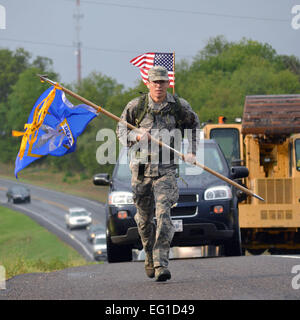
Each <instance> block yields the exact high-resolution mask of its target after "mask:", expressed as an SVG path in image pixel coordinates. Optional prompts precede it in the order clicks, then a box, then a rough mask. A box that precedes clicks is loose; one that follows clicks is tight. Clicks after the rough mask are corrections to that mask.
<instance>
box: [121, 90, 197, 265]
mask: <svg viewBox="0 0 300 320" xmlns="http://www.w3.org/2000/svg"><path fill="white" fill-rule="evenodd" d="M148 99H149V100H148V101H149V108H150V110H153V111H155V114H153V113H146V114H145V116H144V118H143V120H142V121H141V123H140V127H141V128H145V129H149V130H150V129H151V130H153V129H158V130H162V129H168V130H170V131H171V130H173V129H175V128H176V119H175V117H174V116H173V115H170V114H164V115H162V114H160V113H159V112H160V111H161V110H164V109H165V108H172V106H173V107H174V103H175V99H174V97H173V95H171V94H169V93H167V97H166V100H165V102H163V103H161V104H156V103H155V102H154V101H153V100H152V99H151V96H150V93H149V94H148ZM138 103H139V98H135V99H133V100H132V101H130V102H129V103H128V104H127V106H126V108H125V109H124V111H123V113H122V115H121V119H122V120H125V121H127V122H128V123H130V124H132V125H135V120H136V119H135V112H136V109H137V107H138ZM180 103H181V107H182V112H183V114H184V117H183V121H182V124H181V127H182V129H184V128H187V129H193V133H194V134H193V135H192V138H191V139H190V141H189V150H188V152H193V153H194V154H196V134H195V132H196V129H197V128H199V119H198V117H197V115H196V113H194V112H193V110H192V108H191V107H190V105H189V104H188V102H187V101H185V100H184V99H182V98H180ZM150 133H151V132H150ZM117 135H118V138H119V140H120V141H121V142H122V144H123V145H127V146H129V147H132V146H134V145H135V144H136V136H137V133H136V132H134V131H132V130H129V129H128V128H127V127H126V126H125V125H124V124H122V123H121V122H120V123H119V124H118V127H117ZM146 149H147V148H146ZM146 152H147V153H148V160H150V161H148V162H146V163H145V164H144V167H143V172H142V175H141V172H139V171H140V168H141V163H140V160H139V159H133V160H131V162H130V169H131V173H132V180H131V183H132V192H133V199H134V203H135V205H136V208H137V214H136V215H135V220H136V222H137V226H138V230H139V234H140V237H141V240H142V243H143V248H144V250H145V253H146V260H147V259H148V260H149V259H150V260H151V258H152V257H153V262H154V267H159V266H161V267H167V266H168V261H169V250H170V243H171V241H172V238H173V235H174V227H173V224H172V221H171V217H170V210H171V206H172V205H173V204H174V203H176V202H177V200H178V187H177V181H176V168H177V166H176V164H175V161H174V160H171V161H170V162H169V163H162V161H161V159H159V161H153V159H156V160H157V157H158V154H153V153H152V154H150V150H149V149H148V150H146ZM154 215H155V216H156V219H157V224H156V228H155V224H154V222H153V217H154ZM152 254H153V255H152ZM148 262H149V261H148ZM150 263H151V261H150Z"/></svg>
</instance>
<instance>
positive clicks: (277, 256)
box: [270, 254, 300, 259]
mask: <svg viewBox="0 0 300 320" xmlns="http://www.w3.org/2000/svg"><path fill="white" fill-rule="evenodd" d="M270 257H275V258H289V259H300V256H285V255H276V254H274V255H270Z"/></svg>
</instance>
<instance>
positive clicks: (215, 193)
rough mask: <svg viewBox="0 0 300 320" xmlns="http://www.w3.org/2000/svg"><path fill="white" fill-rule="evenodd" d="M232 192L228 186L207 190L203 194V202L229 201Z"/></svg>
mask: <svg viewBox="0 0 300 320" xmlns="http://www.w3.org/2000/svg"><path fill="white" fill-rule="evenodd" d="M231 198H232V192H231V189H230V188H229V187H228V186H217V187H212V188H208V189H206V190H205V192H204V200H222V199H231Z"/></svg>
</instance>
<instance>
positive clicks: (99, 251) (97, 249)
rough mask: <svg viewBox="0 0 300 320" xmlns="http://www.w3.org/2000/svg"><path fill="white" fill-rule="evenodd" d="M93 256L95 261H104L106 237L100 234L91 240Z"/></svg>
mask: <svg viewBox="0 0 300 320" xmlns="http://www.w3.org/2000/svg"><path fill="white" fill-rule="evenodd" d="M93 254H94V258H95V260H106V257H107V248H106V235H105V233H101V234H98V235H96V237H95V238H94V240H93Z"/></svg>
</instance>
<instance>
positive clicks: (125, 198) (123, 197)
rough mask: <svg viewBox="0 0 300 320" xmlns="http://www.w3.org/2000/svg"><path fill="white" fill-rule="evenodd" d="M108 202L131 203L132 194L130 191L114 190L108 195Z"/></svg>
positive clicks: (115, 203)
mask: <svg viewBox="0 0 300 320" xmlns="http://www.w3.org/2000/svg"><path fill="white" fill-rule="evenodd" d="M108 204H113V205H120V204H133V196H132V193H131V192H123V191H114V192H112V193H110V194H109V196H108Z"/></svg>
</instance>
